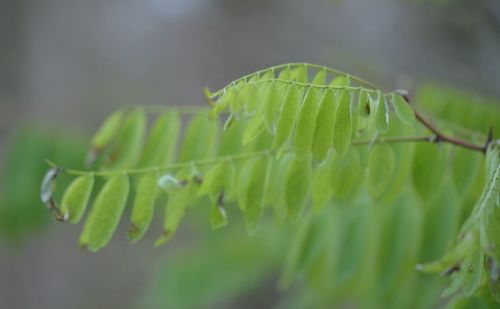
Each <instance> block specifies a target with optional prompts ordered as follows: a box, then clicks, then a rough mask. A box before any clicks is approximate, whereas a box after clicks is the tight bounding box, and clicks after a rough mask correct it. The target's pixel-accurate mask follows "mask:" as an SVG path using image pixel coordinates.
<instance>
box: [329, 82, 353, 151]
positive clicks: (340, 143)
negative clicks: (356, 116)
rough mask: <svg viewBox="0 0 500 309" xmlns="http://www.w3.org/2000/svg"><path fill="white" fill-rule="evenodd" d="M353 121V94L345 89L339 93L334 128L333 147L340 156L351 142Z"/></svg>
mask: <svg viewBox="0 0 500 309" xmlns="http://www.w3.org/2000/svg"><path fill="white" fill-rule="evenodd" d="M351 122H352V117H351V94H350V92H349V91H348V90H345V91H342V92H341V93H340V95H339V100H338V106H337V111H336V113H335V125H334V129H333V148H334V149H335V151H336V152H337V153H338V154H339V155H340V156H343V155H344V154H345V153H346V152H347V149H348V148H349V145H350V143H351V130H352V129H351V126H352V123H351Z"/></svg>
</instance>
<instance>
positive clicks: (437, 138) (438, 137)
mask: <svg viewBox="0 0 500 309" xmlns="http://www.w3.org/2000/svg"><path fill="white" fill-rule="evenodd" d="M396 92H397V93H399V94H400V95H401V96H402V97H403V98H404V99H405V100H406V102H407V103H408V104H410V97H409V96H408V92H407V91H405V90H396ZM412 108H413V111H414V112H415V117H416V118H417V120H418V122H420V123H421V124H422V125H423V126H424V127H426V128H427V129H429V131H431V132H432V133H434V139H433V140H432V141H431V142H433V143H440V142H443V143H450V144H453V145H456V146H460V147H463V148H467V149H470V150H474V151H479V152H481V153H483V154H486V150H487V149H488V145H489V144H490V143H491V141H492V140H493V136H492V130H490V132H489V134H488V138H487V140H486V142H485V143H484V145H482V146H479V145H475V144H472V143H469V142H467V141H464V140H461V139H458V138H456V137H453V136H448V135H445V134H444V133H442V132H441V131H439V129H438V128H437V127H436V126H434V125H433V124H432V123H431V122H430V121H428V120H427V119H425V118H424V117H423V116H422V114H420V113H419V112H418V111H417V110H416V109H415V107H414V106H412Z"/></svg>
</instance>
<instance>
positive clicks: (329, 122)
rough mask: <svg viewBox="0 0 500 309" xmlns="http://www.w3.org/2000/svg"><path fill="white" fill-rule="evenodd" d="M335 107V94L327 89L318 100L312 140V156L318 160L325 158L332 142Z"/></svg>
mask: <svg viewBox="0 0 500 309" xmlns="http://www.w3.org/2000/svg"><path fill="white" fill-rule="evenodd" d="M335 107H336V106H335V95H334V94H333V91H331V90H327V91H326V93H325V95H324V96H323V98H322V100H321V102H320V107H319V112H318V116H317V117H316V126H315V128H314V137H313V141H312V152H313V158H314V160H316V161H318V162H322V161H323V160H324V159H325V158H326V155H327V154H328V151H329V150H330V148H331V147H332V144H333V132H334V131H333V130H334V126H335Z"/></svg>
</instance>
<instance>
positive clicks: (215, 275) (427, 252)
mask: <svg viewBox="0 0 500 309" xmlns="http://www.w3.org/2000/svg"><path fill="white" fill-rule="evenodd" d="M414 102H416V104H417V105H418V107H419V109H421V110H423V111H425V113H426V114H429V115H432V117H435V118H436V119H443V120H444V121H449V122H454V123H456V124H457V125H460V128H459V127H451V129H455V130H454V132H455V133H456V132H457V131H456V129H461V130H463V132H460V131H459V133H461V134H462V137H463V138H466V139H469V140H471V141H473V142H475V143H479V142H484V139H485V137H486V132H487V130H488V129H489V127H490V126H492V125H498V123H499V121H498V120H500V105H499V104H498V101H495V100H493V99H487V98H481V97H478V96H477V95H474V94H470V93H467V92H465V91H463V90H459V89H453V88H450V87H443V86H441V85H437V84H426V85H424V86H423V87H421V88H420V89H419V90H418V92H417V95H416V99H415V100H414ZM437 125H438V126H440V127H441V128H443V129H444V130H447V127H448V126H449V123H448V122H443V121H441V120H440V121H438V123H437ZM464 127H465V128H468V129H470V130H477V131H475V132H483V134H479V133H472V134H471V132H470V131H469V130H467V129H464ZM400 147H401V149H396V151H403V152H404V153H405V156H404V158H405V161H409V162H412V161H413V160H418V154H419V149H420V148H429V147H430V148H432V149H433V150H435V151H438V152H443V160H438V162H437V163H436V164H435V166H432V168H433V169H437V170H438V171H439V173H438V174H436V175H434V176H432V175H430V176H429V174H426V173H427V171H428V167H426V166H421V167H420V168H419V169H414V170H409V171H406V172H405V171H399V173H400V175H399V176H398V179H399V181H395V183H394V184H393V185H394V186H399V187H400V188H399V189H397V190H392V191H397V194H392V195H391V196H385V198H384V199H381V200H379V201H378V202H373V201H372V200H370V196H369V194H368V193H367V192H364V191H362V192H360V193H359V194H357V197H356V198H353V199H349V200H347V201H346V200H344V201H342V200H337V201H336V202H334V203H333V205H329V207H325V209H324V210H323V211H322V212H321V213H320V214H313V213H307V214H306V215H305V217H304V218H303V219H302V220H301V221H300V222H299V223H298V224H297V225H295V226H292V227H291V228H290V227H287V228H284V227H282V226H280V227H277V226H276V225H274V227H273V226H271V227H270V226H269V225H268V224H267V223H268V222H266V225H265V226H264V227H263V230H261V231H260V232H259V233H258V234H257V235H255V236H253V237H248V236H246V235H245V234H244V233H243V227H242V226H237V227H236V228H235V225H238V224H237V223H235V222H232V223H231V224H229V227H228V228H227V229H222V230H221V231H217V232H215V233H212V234H206V235H205V234H204V236H203V237H200V240H199V242H196V243H195V244H193V245H192V246H190V247H189V249H187V250H182V251H181V252H179V253H178V254H176V255H175V257H174V258H172V259H170V260H168V261H165V263H164V265H163V266H162V267H161V270H160V272H159V273H158V274H157V275H156V276H155V278H154V279H153V280H152V286H151V289H150V290H148V293H147V294H146V299H148V302H146V303H147V304H148V307H152V308H165V307H174V308H197V307H205V308H220V307H227V308H231V307H234V306H235V303H232V302H231V301H230V300H235V299H239V298H241V297H244V295H248V293H252V291H253V293H258V292H259V291H260V292H261V293H262V290H263V289H265V291H267V292H268V293H269V294H270V295H271V297H274V298H275V299H273V300H268V303H267V305H268V306H271V305H272V306H274V307H276V308H332V307H342V306H345V307H362V308H435V307H440V306H442V305H443V304H445V303H446V300H445V299H441V293H442V291H443V290H444V288H445V287H446V286H447V284H448V279H447V278H446V277H442V276H438V275H429V274H422V273H419V272H417V271H416V270H415V265H416V264H418V263H422V262H428V261H432V260H435V259H439V258H440V257H441V256H442V255H443V254H444V253H445V251H446V249H447V248H448V246H449V245H450V244H451V243H452V241H453V240H454V239H455V237H456V235H457V233H458V230H459V229H460V226H461V225H462V223H463V222H464V220H465V218H466V217H468V216H469V214H470V211H471V209H472V206H473V204H474V203H475V201H476V200H477V198H478V196H479V195H480V194H481V190H482V188H483V185H484V181H485V172H484V170H485V169H484V158H483V157H482V156H481V155H480V154H476V153H473V154H472V155H470V157H468V158H467V162H468V163H470V164H466V165H471V166H472V167H471V169H470V170H469V171H464V173H472V172H474V173H475V174H473V175H468V176H470V178H472V180H470V181H469V182H468V183H466V184H464V183H462V182H461V181H460V179H461V177H457V176H454V173H457V171H456V168H455V167H454V165H453V161H454V160H457V158H460V157H461V156H462V155H463V154H462V153H460V150H461V149H457V147H452V146H449V145H429V144H423V143H420V144H417V145H413V146H411V145H408V144H405V145H402V146H400ZM408 147H409V148H408ZM420 150H422V149H420ZM427 150H428V149H427ZM424 152H425V151H424ZM469 153H470V152H466V154H467V155H468V154H469ZM431 155H433V156H435V155H437V156H439V154H437V153H436V154H434V152H432V153H431ZM450 158H451V160H450ZM399 164H400V165H398V169H401V168H403V169H405V168H404V167H405V166H407V165H408V162H406V163H405V162H402V163H399ZM413 164H415V162H414V163H413ZM419 173H424V175H423V176H425V177H427V181H430V179H429V178H428V177H437V180H438V181H437V183H434V182H433V185H434V186H436V188H429V189H432V190H433V191H435V192H433V193H432V194H427V193H422V192H419V190H418V189H417V188H418V186H419V184H418V183H416V184H414V187H413V188H412V187H407V186H404V185H402V184H401V183H402V182H403V181H404V179H407V178H410V179H413V181H415V179H418V178H419V177H420V176H419V175H418V174H419ZM462 178H463V177H462ZM466 178H467V177H466ZM415 186H416V187H415ZM278 235H279V236H278ZM283 235H285V236H284V237H283ZM285 244H286V246H287V247H288V249H287V250H286V251H283V252H281V251H282V247H283V246H284V245H285ZM277 256H278V257H279V258H284V260H285V261H284V263H283V261H282V260H277V259H276V258H277ZM280 261H281V263H280ZM281 264H284V266H281ZM283 267H284V268H283ZM282 268H283V269H282ZM280 269H281V272H282V274H281V283H283V280H285V282H286V281H288V280H291V281H292V285H291V286H290V287H289V288H288V289H285V290H282V291H281V294H274V293H271V292H269V289H273V290H274V291H275V292H277V291H278V288H277V281H278V279H277V277H278V276H279V273H280ZM447 307H450V308H494V307H495V303H494V302H493V301H492V300H491V296H490V294H489V291H483V290H481V291H479V292H478V293H476V294H475V295H474V296H473V297H472V298H468V299H463V298H456V299H453V300H452V301H451V302H449V303H448V304H447Z"/></svg>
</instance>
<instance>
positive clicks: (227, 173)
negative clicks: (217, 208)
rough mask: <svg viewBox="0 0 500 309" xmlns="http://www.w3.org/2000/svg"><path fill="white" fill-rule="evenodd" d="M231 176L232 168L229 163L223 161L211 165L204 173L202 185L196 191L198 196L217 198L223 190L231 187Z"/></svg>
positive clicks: (232, 173)
mask: <svg viewBox="0 0 500 309" xmlns="http://www.w3.org/2000/svg"><path fill="white" fill-rule="evenodd" d="M233 175H234V167H233V166H232V164H231V161H226V160H224V161H221V162H219V163H217V164H215V165H213V166H212V167H210V169H209V170H208V171H207V172H206V173H205V175H204V177H203V183H202V185H201V188H200V190H199V191H198V194H199V195H205V194H209V195H211V196H218V195H219V194H221V193H222V192H223V190H224V189H225V188H227V187H228V186H231V185H232V182H233V180H232V179H233V177H234V176H233Z"/></svg>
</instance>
